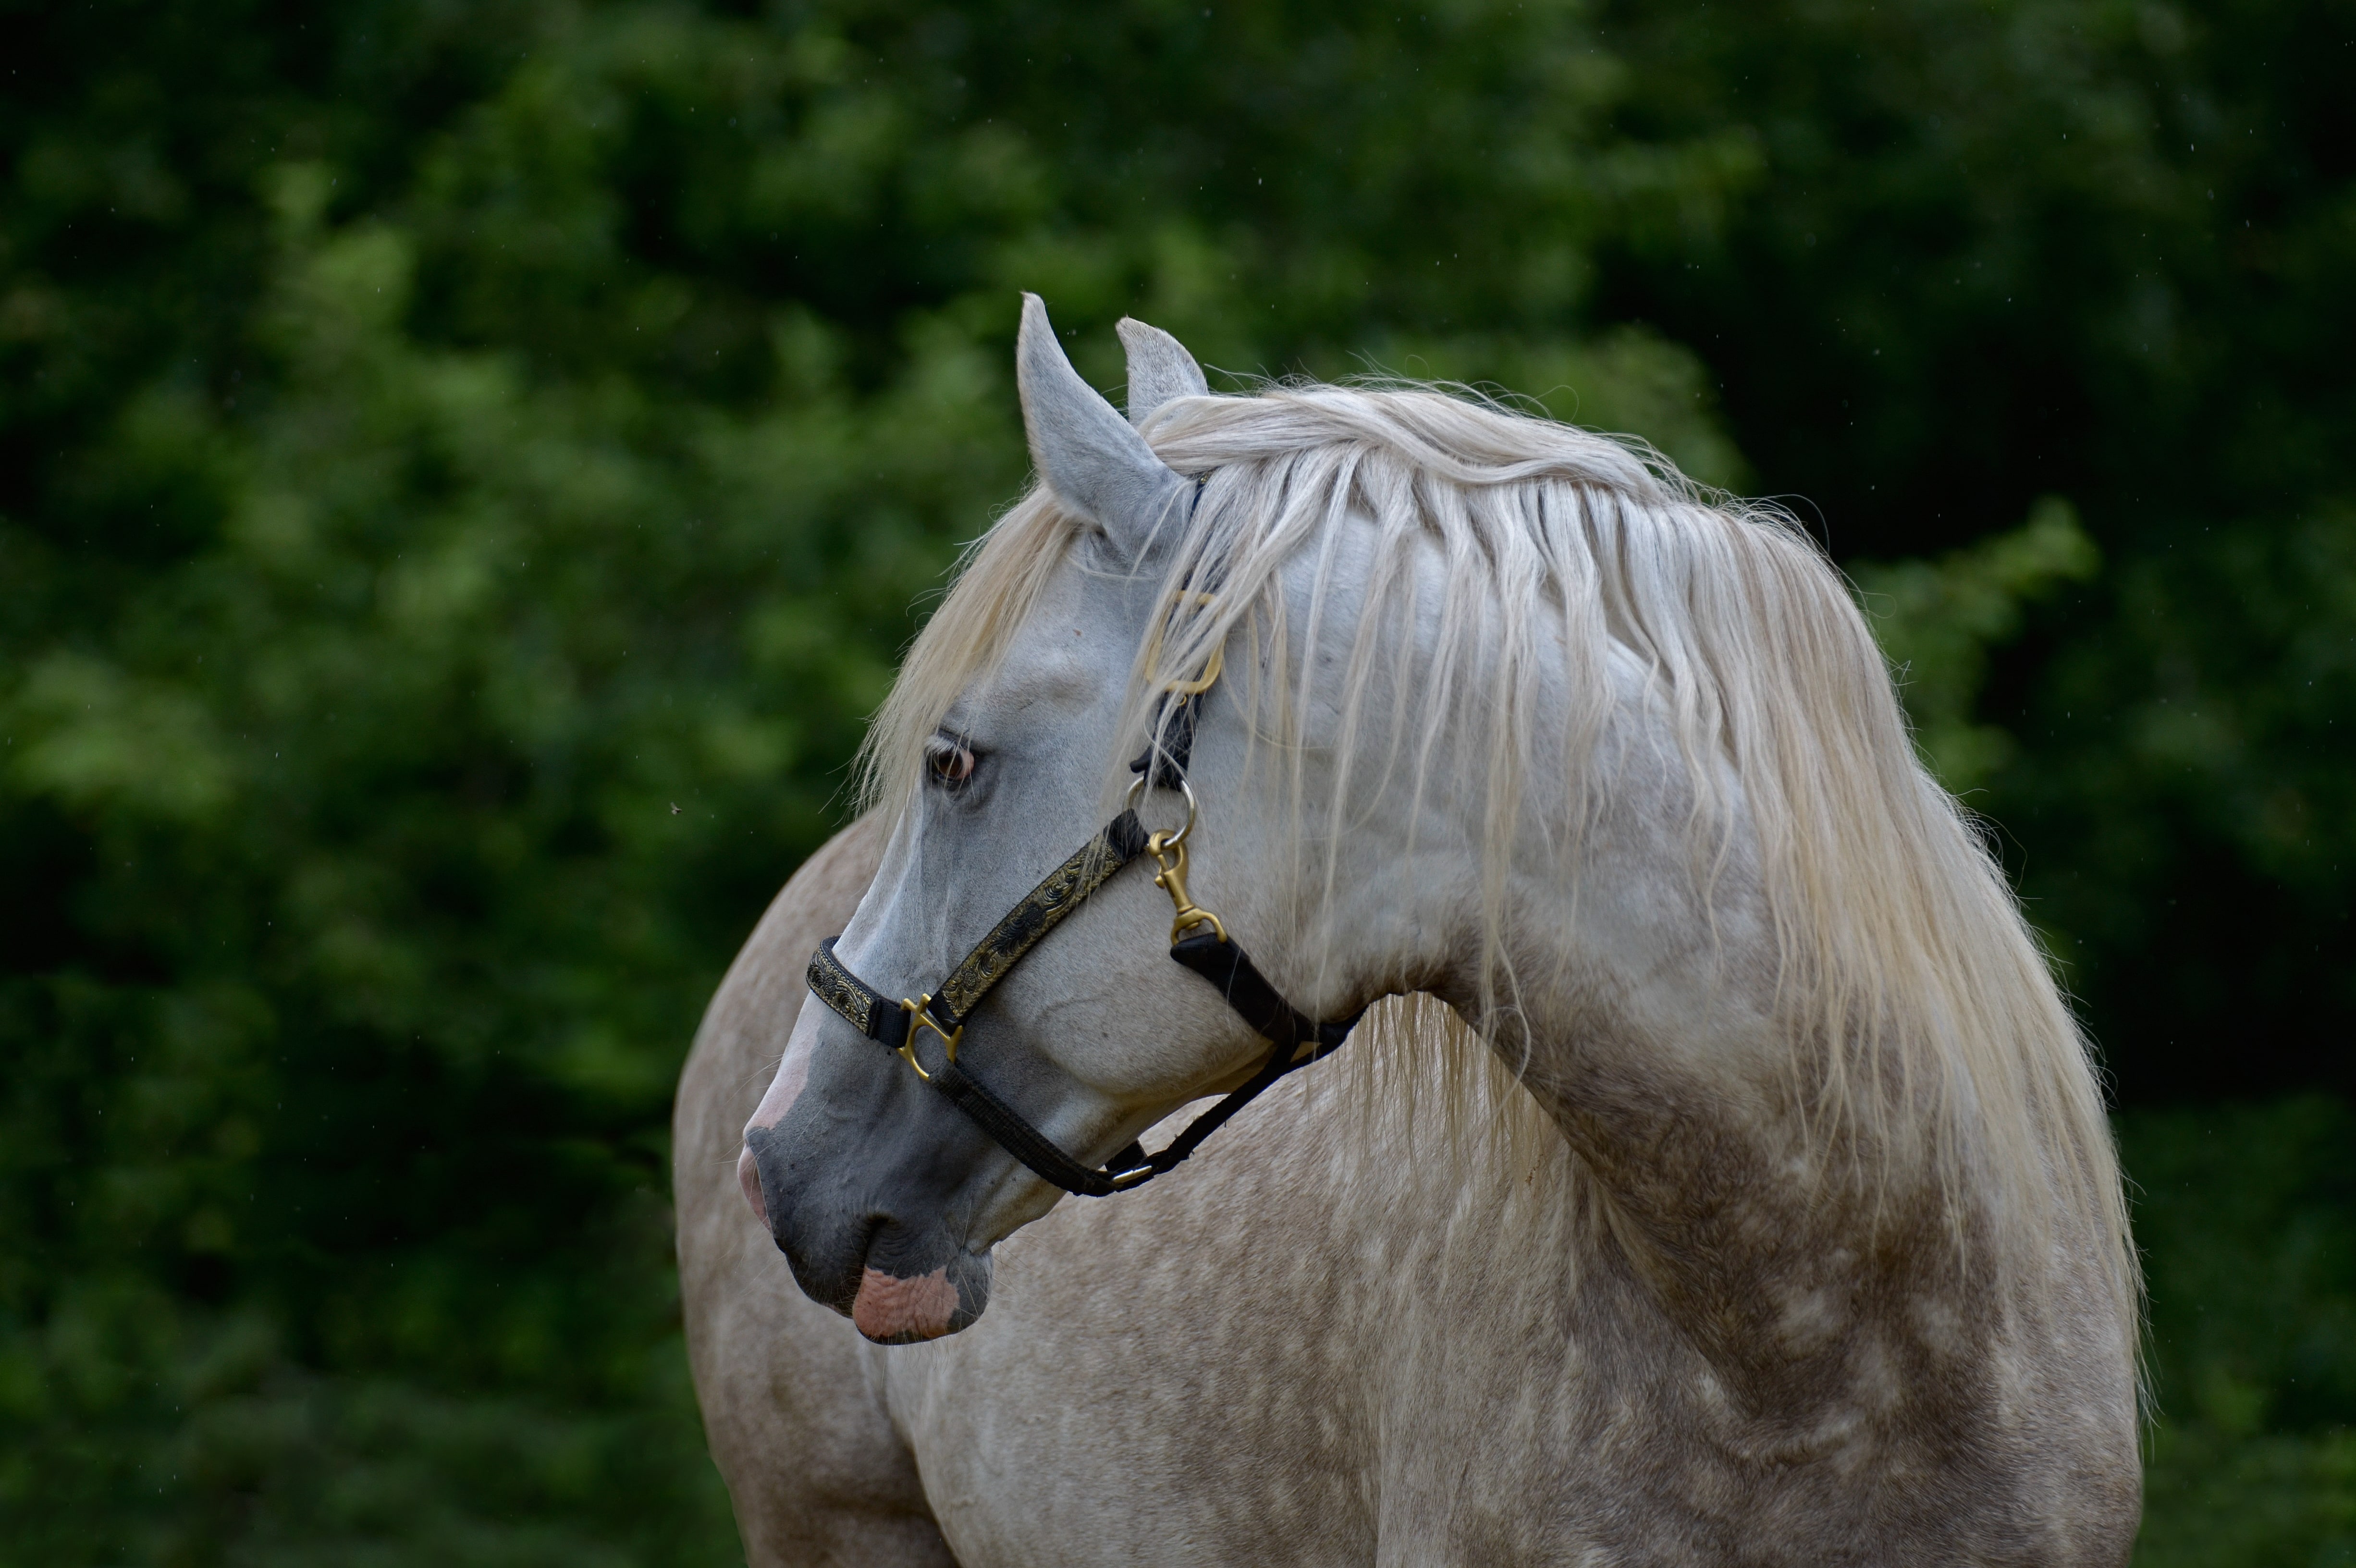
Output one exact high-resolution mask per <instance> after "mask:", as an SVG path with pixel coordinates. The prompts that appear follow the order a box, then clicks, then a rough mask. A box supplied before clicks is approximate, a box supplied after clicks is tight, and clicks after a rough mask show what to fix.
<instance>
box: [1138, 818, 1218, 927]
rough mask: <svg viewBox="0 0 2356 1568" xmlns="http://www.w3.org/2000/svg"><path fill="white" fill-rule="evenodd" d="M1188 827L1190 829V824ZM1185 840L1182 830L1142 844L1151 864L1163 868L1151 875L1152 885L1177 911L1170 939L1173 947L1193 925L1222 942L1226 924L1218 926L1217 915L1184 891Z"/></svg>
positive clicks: (1171, 925) (1155, 837)
mask: <svg viewBox="0 0 2356 1568" xmlns="http://www.w3.org/2000/svg"><path fill="white" fill-rule="evenodd" d="M1189 826H1190V827H1191V826H1192V824H1191V822H1190V823H1189ZM1185 837H1186V835H1185V832H1184V830H1183V829H1181V830H1180V831H1179V832H1178V833H1176V834H1174V835H1173V834H1169V833H1156V834H1154V835H1153V836H1152V837H1150V838H1148V839H1147V840H1146V841H1145V852H1146V853H1147V854H1149V855H1151V856H1152V857H1153V859H1154V863H1155V864H1157V865H1159V866H1160V867H1161V868H1162V869H1161V870H1159V871H1157V872H1155V873H1154V876H1153V885H1154V886H1155V887H1157V888H1160V889H1161V890H1162V891H1163V892H1165V893H1168V894H1169V895H1170V902H1171V904H1172V906H1173V908H1175V910H1176V911H1177V914H1176V916H1175V918H1173V920H1172V921H1171V922H1170V940H1171V942H1172V943H1173V944H1175V943H1176V942H1177V940H1178V939H1179V937H1180V936H1182V935H1183V934H1184V933H1186V932H1188V931H1190V930H1192V929H1193V928H1194V927H1195V926H1199V925H1207V926H1209V927H1210V928H1211V931H1212V933H1213V934H1215V936H1217V937H1218V939H1219V940H1220V941H1221V942H1225V941H1226V939H1227V928H1226V925H1224V924H1222V923H1220V920H1219V917H1218V916H1217V915H1215V914H1213V913H1212V912H1210V911H1209V910H1206V909H1205V908H1203V907H1202V906H1201V905H1200V904H1197V903H1196V902H1195V901H1194V895H1193V894H1191V893H1189V892H1187V891H1186V845H1185Z"/></svg>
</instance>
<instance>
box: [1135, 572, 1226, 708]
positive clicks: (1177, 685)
mask: <svg viewBox="0 0 2356 1568" xmlns="http://www.w3.org/2000/svg"><path fill="white" fill-rule="evenodd" d="M1179 599H1180V600H1181V601H1190V602H1191V603H1193V605H1194V610H1195V613H1198V614H1199V613H1203V612H1205V611H1208V610H1214V609H1216V608H1217V607H1218V603H1219V599H1218V595H1216V594H1215V593H1182V594H1180V595H1179ZM1172 608H1173V610H1175V609H1176V608H1177V606H1176V605H1175V604H1173V606H1172ZM1167 629H1168V624H1167V623H1166V622H1165V623H1164V624H1162V625H1161V626H1156V627H1155V628H1154V629H1153V645H1152V646H1151V648H1149V649H1147V650H1146V654H1145V667H1146V668H1147V669H1149V670H1150V669H1152V668H1153V667H1155V666H1156V665H1159V664H1160V663H1161V662H1162V634H1163V633H1164V632H1165V631H1166V630H1167ZM1226 663H1227V645H1226V643H1225V642H1217V643H1214V644H1212V645H1211V656H1210V657H1209V658H1207V659H1205V661H1204V663H1203V673H1202V675H1201V676H1199V677H1196V678H1195V679H1193V680H1173V681H1171V682H1169V683H1168V684H1166V685H1164V686H1163V687H1162V690H1164V691H1166V692H1168V693H1169V694H1170V695H1171V696H1173V697H1200V696H1201V695H1202V694H1203V693H1205V692H1206V691H1208V690H1210V689H1211V688H1213V687H1214V686H1216V685H1217V684H1218V682H1219V672H1220V671H1221V670H1223V669H1225V668H1226Z"/></svg>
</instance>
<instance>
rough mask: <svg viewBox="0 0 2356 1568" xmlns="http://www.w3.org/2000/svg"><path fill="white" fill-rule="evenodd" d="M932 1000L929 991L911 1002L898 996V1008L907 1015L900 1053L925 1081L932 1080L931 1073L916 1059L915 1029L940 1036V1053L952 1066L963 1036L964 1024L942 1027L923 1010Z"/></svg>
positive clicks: (954, 1063) (938, 1021)
mask: <svg viewBox="0 0 2356 1568" xmlns="http://www.w3.org/2000/svg"><path fill="white" fill-rule="evenodd" d="M932 1001H933V994H932V993H931V992H930V991H927V992H926V993H925V994H924V995H923V996H921V997H917V998H916V1000H915V1001H913V1002H912V1001H910V1000H908V998H907V997H901V998H900V1010H901V1011H902V1012H904V1013H906V1014H907V1015H908V1038H907V1039H906V1040H904V1041H902V1042H901V1045H900V1054H901V1055H902V1056H903V1057H905V1059H906V1060H907V1063H908V1065H909V1066H911V1067H913V1068H915V1069H916V1076H917V1077H919V1078H921V1079H923V1080H924V1081H925V1082H926V1083H931V1082H932V1081H933V1075H932V1074H931V1073H929V1072H926V1071H925V1064H924V1063H923V1062H921V1061H917V1060H916V1031H917V1030H918V1029H930V1030H932V1031H933V1033H934V1034H936V1035H937V1036H938V1037H939V1038H940V1042H941V1051H942V1053H943V1054H945V1055H946V1056H948V1059H949V1065H950V1066H952V1067H954V1066H956V1065H957V1048H958V1040H963V1039H964V1038H965V1025H963V1024H959V1025H958V1026H957V1028H955V1029H942V1028H941V1025H940V1020H939V1019H936V1018H934V1017H933V1015H932V1014H930V1013H928V1012H926V1010H925V1009H926V1008H928V1007H930V1006H931V1005H932Z"/></svg>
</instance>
